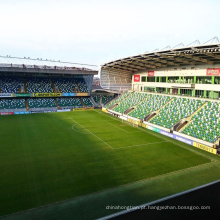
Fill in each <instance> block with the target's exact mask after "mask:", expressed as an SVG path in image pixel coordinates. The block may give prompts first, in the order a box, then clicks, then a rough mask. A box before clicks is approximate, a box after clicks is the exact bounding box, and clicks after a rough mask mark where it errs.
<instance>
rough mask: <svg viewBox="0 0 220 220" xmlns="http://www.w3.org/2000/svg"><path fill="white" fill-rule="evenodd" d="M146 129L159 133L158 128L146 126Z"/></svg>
mask: <svg viewBox="0 0 220 220" xmlns="http://www.w3.org/2000/svg"><path fill="white" fill-rule="evenodd" d="M147 128H148V129H150V130H152V131H155V132H158V133H160V129H159V128H155V127H152V126H150V125H148V126H147Z"/></svg>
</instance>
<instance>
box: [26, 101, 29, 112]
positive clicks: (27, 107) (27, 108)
mask: <svg viewBox="0 0 220 220" xmlns="http://www.w3.org/2000/svg"><path fill="white" fill-rule="evenodd" d="M25 106H26V110H27V111H29V106H28V101H27V99H25Z"/></svg>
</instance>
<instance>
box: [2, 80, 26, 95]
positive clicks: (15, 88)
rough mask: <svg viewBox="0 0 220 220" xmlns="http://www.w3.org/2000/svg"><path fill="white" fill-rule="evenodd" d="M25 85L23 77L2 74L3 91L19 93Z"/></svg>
mask: <svg viewBox="0 0 220 220" xmlns="http://www.w3.org/2000/svg"><path fill="white" fill-rule="evenodd" d="M21 87H24V80H23V78H21V77H13V76H0V88H1V92H2V93H18V92H19V88H21Z"/></svg>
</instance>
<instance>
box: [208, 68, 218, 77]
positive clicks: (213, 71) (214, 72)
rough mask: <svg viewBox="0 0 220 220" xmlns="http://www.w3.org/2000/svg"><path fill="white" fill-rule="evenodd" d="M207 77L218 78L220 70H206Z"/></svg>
mask: <svg viewBox="0 0 220 220" xmlns="http://www.w3.org/2000/svg"><path fill="white" fill-rule="evenodd" d="M206 75H207V76H219V75H220V68H213V69H207V70H206Z"/></svg>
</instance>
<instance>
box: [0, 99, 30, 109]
mask: <svg viewBox="0 0 220 220" xmlns="http://www.w3.org/2000/svg"><path fill="white" fill-rule="evenodd" d="M19 108H26V107H25V99H0V109H1V110H3V109H19Z"/></svg>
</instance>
